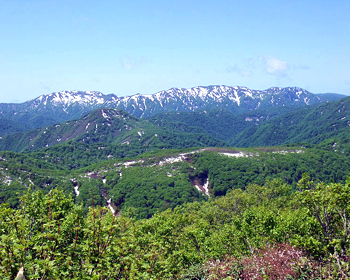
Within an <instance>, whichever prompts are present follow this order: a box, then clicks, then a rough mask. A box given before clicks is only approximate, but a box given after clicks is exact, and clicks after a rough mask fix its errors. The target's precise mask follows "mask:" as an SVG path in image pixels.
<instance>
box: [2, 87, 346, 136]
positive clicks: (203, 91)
mask: <svg viewBox="0 0 350 280" xmlns="http://www.w3.org/2000/svg"><path fill="white" fill-rule="evenodd" d="M343 97H344V96H343V95H339V94H312V93H310V92H308V91H306V90H304V89H301V88H297V87H289V88H277V87H272V88H269V89H267V90H251V89H248V88H246V87H229V86H207V87H193V88H190V89H184V88H172V89H169V90H166V91H160V92H158V93H155V94H152V95H141V94H136V95H133V96H124V97H118V96H116V95H113V94H109V95H104V94H102V93H101V92H97V91H61V92H54V93H51V94H46V95H42V96H39V97H37V98H35V99H33V100H29V101H26V102H24V103H19V104H8V103H1V104H0V136H2V135H5V134H9V133H13V132H17V131H25V130H30V129H34V128H39V127H43V126H47V125H51V124H58V123H61V122H64V121H68V120H74V119H78V118H81V117H83V116H85V115H86V114H87V113H89V112H91V111H93V110H95V109H98V108H107V107H108V108H118V109H122V110H124V111H126V112H128V113H129V114H131V115H133V116H135V117H139V118H146V117H150V116H153V115H156V114H158V113H168V112H194V111H200V110H211V109H218V108H221V109H226V110H228V111H230V112H232V113H233V114H235V115H239V114H244V113H249V112H254V111H256V110H267V109H272V108H281V107H287V108H299V107H303V106H310V105H315V104H319V103H322V102H328V101H334V100H338V99H341V98H343Z"/></svg>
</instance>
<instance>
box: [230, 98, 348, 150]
mask: <svg viewBox="0 0 350 280" xmlns="http://www.w3.org/2000/svg"><path fill="white" fill-rule="evenodd" d="M349 125H350V97H346V98H344V99H342V100H340V101H336V102H330V103H327V104H321V105H319V106H317V107H314V108H309V109H305V110H300V111H296V112H292V113H289V114H287V115H285V116H281V117H278V118H276V119H273V120H270V121H268V122H266V123H264V124H262V125H261V126H253V127H251V128H249V129H247V130H246V131H243V132H241V133H240V134H238V135H237V136H236V137H235V141H233V144H234V145H237V146H241V147H248V146H274V145H281V144H288V143H298V142H306V143H321V142H322V141H325V140H327V139H329V138H337V139H345V138H348V136H349V133H350V127H349Z"/></svg>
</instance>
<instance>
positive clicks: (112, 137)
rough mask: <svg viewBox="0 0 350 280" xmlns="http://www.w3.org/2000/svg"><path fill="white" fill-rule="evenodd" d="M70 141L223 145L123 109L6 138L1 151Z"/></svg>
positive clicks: (162, 145) (157, 145)
mask: <svg viewBox="0 0 350 280" xmlns="http://www.w3.org/2000/svg"><path fill="white" fill-rule="evenodd" d="M67 141H75V142H81V143H85V144H96V143H111V144H116V145H127V146H130V147H132V148H135V147H140V146H141V147H142V146H147V147H149V148H180V147H184V148H185V147H196V146H198V147H199V146H218V145H224V144H223V142H220V141H218V140H215V139H213V138H211V137H210V136H209V135H206V134H204V133H186V132H183V133H174V132H171V131H166V130H165V129H162V128H159V127H158V126H156V125H154V124H152V123H150V122H148V121H144V120H141V119H138V118H136V117H133V116H131V115H129V114H128V113H126V112H124V111H121V110H119V109H108V108H104V109H97V110H95V111H93V112H91V113H89V114H87V115H86V116H85V117H83V118H81V119H78V120H74V121H68V122H64V123H61V124H56V125H51V126H48V127H44V128H40V129H36V130H33V131H29V132H18V133H16V134H9V135H5V136H4V137H2V138H1V139H0V150H7V151H15V152H20V151H31V150H39V149H42V148H45V147H51V146H53V145H57V144H60V143H64V142H67Z"/></svg>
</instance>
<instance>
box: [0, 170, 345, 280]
mask: <svg viewBox="0 0 350 280" xmlns="http://www.w3.org/2000/svg"><path fill="white" fill-rule="evenodd" d="M349 199H350V185H349V182H345V183H344V184H340V183H329V184H324V183H315V182H313V181H311V180H310V177H309V176H307V175H304V176H303V177H302V179H301V180H300V181H299V182H298V183H297V188H296V189H295V188H294V187H293V186H291V185H290V184H287V183H285V182H283V181H282V180H281V179H273V180H268V181H266V182H265V183H264V184H263V185H257V184H249V185H248V186H246V188H245V190H242V189H232V190H230V191H229V192H227V194H226V195H225V196H222V197H220V198H217V199H209V200H208V201H205V202H200V201H198V202H193V203H185V204H183V205H181V206H177V207H175V208H174V209H168V210H165V211H162V212H159V213H156V214H155V215H153V216H152V217H151V218H149V219H139V220H137V219H134V218H130V217H126V216H123V215H122V216H120V215H113V214H112V213H111V212H110V211H109V209H108V208H106V207H100V206H97V205H94V203H92V205H91V206H90V207H89V210H88V212H87V213H86V214H85V213H84V210H83V207H82V205H79V204H76V203H74V200H73V198H72V197H69V196H66V195H64V193H63V192H62V191H60V190H57V189H54V190H51V191H50V192H48V193H47V194H43V192H42V191H37V192H31V191H28V192H26V193H25V194H24V195H23V196H22V197H21V199H20V207H18V208H17V209H13V208H10V207H9V206H8V205H6V204H2V205H1V206H0V207H1V211H0V225H1V227H0V249H1V250H0V267H1V269H0V275H1V279H14V278H15V277H16V275H17V273H18V271H24V274H25V276H26V277H27V279H345V278H347V277H348V276H349V273H350V271H349V265H348V256H349V254H348V251H349V249H350V248H349V245H350V243H349V234H350V218H349V217H350V210H349V206H348V201H349Z"/></svg>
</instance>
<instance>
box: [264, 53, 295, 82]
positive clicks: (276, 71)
mask: <svg viewBox="0 0 350 280" xmlns="http://www.w3.org/2000/svg"><path fill="white" fill-rule="evenodd" d="M263 61H264V63H265V70H266V72H267V73H268V74H270V75H272V76H275V77H278V78H284V77H287V75H288V70H289V66H288V63H287V62H286V61H283V60H279V59H277V58H276V57H273V56H268V57H265V58H263Z"/></svg>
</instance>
